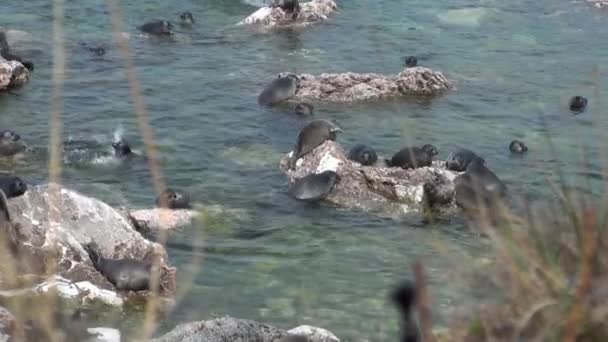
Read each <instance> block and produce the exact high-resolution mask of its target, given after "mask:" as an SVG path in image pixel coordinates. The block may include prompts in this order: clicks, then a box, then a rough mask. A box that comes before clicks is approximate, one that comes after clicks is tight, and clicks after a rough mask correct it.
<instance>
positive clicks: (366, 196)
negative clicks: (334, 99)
mask: <svg viewBox="0 0 608 342" xmlns="http://www.w3.org/2000/svg"><path fill="white" fill-rule="evenodd" d="M290 157H291V153H289V154H288V155H286V156H284V157H283V158H282V159H281V161H280V165H279V167H280V169H281V171H282V172H283V173H285V174H286V175H287V178H288V180H289V183H290V184H291V183H293V182H295V181H296V180H297V179H300V178H302V177H304V176H307V175H309V174H311V173H321V172H324V171H327V170H331V171H334V172H336V173H337V174H338V176H339V179H340V180H339V181H338V182H337V183H336V184H335V185H334V186H333V188H332V190H331V192H330V193H329V195H328V196H327V197H326V200H327V201H328V202H331V203H334V204H337V205H340V206H343V207H347V208H359V209H363V210H370V211H389V212H394V211H397V212H399V213H408V212H411V211H417V210H420V209H422V208H423V206H424V205H425V204H426V199H425V195H424V193H425V191H424V185H425V184H427V183H428V184H432V185H433V188H435V189H436V190H435V191H434V198H433V200H432V203H431V205H433V204H438V205H440V206H442V207H444V208H453V207H454V206H453V197H454V179H455V178H456V176H457V175H458V173H457V172H453V171H450V170H447V169H446V168H445V162H440V161H435V162H433V164H432V165H431V166H430V167H421V168H416V169H410V170H404V169H402V168H398V167H393V168H389V167H386V165H383V164H381V163H378V164H377V165H374V166H363V165H361V164H359V163H357V162H354V161H351V160H349V159H348V157H347V154H346V152H345V151H344V150H343V149H342V147H341V146H340V145H339V144H337V143H336V142H334V141H325V142H324V143H323V144H321V145H319V146H318V147H316V148H315V149H314V150H313V151H312V152H310V153H308V154H306V155H305V156H303V157H302V158H300V159H298V161H297V162H296V167H295V169H293V170H290V169H289V168H288V161H289V159H290Z"/></svg>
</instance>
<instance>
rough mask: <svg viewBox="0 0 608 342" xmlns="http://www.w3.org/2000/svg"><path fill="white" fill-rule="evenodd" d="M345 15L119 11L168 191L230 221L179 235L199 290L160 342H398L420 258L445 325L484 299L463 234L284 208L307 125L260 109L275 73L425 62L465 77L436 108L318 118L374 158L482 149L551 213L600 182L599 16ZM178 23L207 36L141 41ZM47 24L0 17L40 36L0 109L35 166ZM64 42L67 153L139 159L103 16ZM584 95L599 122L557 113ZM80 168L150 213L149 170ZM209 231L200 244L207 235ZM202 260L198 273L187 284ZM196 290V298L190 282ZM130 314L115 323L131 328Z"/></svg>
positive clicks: (10, 8) (35, 1)
mask: <svg viewBox="0 0 608 342" xmlns="http://www.w3.org/2000/svg"><path fill="white" fill-rule="evenodd" d="M339 6H340V11H339V12H337V13H336V14H335V15H333V16H332V18H331V20H330V21H328V22H326V23H324V24H321V25H317V26H314V27H309V28H306V29H304V30H298V31H283V32H274V33H261V32H258V31H256V30H253V29H251V28H246V27H235V26H234V23H236V22H238V21H239V20H241V19H242V18H244V17H245V16H247V15H248V14H250V13H252V12H253V11H254V10H255V9H256V8H255V7H252V6H250V5H247V4H246V3H239V2H238V1H230V2H228V1H218V0H207V1H194V0H183V1H179V2H176V1H159V0H152V1H129V2H128V3H127V2H125V3H124V4H123V12H124V17H125V20H126V23H125V27H126V28H127V29H126V31H127V32H128V33H129V34H130V38H129V44H130V47H131V48H132V50H133V52H134V55H135V62H136V65H137V67H136V72H137V75H138V78H139V80H140V82H141V84H142V88H143V94H144V97H145V102H146V104H147V108H148V111H149V115H150V121H151V125H152V126H153V127H154V130H155V135H156V138H157V144H158V147H159V150H160V152H161V159H162V168H163V172H164V176H165V179H166V181H167V183H168V184H170V185H171V186H173V187H176V188H181V189H185V190H187V191H188V192H189V193H190V194H191V196H192V197H193V198H194V199H195V200H196V201H198V202H200V203H203V204H205V205H219V206H221V207H223V208H224V209H226V211H227V214H225V216H224V217H220V218H218V217H216V218H214V219H213V220H212V221H213V222H206V225H203V226H202V227H201V225H196V226H195V227H191V228H188V229H184V230H182V231H180V232H179V233H177V234H175V235H174V236H172V238H171V240H170V242H169V244H168V250H169V254H170V257H171V261H172V263H173V264H174V265H177V266H178V268H179V269H180V271H179V276H180V278H183V279H184V280H183V281H182V283H181V285H182V288H186V287H185V286H183V285H185V284H186V283H187V284H191V286H192V288H191V289H190V290H189V291H188V292H187V293H186V294H185V297H184V298H183V300H182V301H180V304H179V305H178V307H177V308H176V310H175V311H174V312H173V313H172V314H171V315H170V316H169V317H168V318H167V321H166V322H165V325H164V328H169V327H171V326H172V325H173V324H174V323H176V322H184V321H188V320H199V319H206V318H209V317H213V316H217V315H232V316H236V317H241V318H248V319H255V320H261V321H265V322H268V323H272V324H275V325H278V326H280V327H285V328H288V327H293V326H296V325H299V324H312V325H318V326H322V327H326V328H328V329H330V330H332V331H333V332H334V333H335V334H336V335H338V336H340V337H341V338H343V339H344V340H351V341H382V340H395V336H396V333H397V317H396V313H395V311H394V309H393V308H392V307H391V306H390V304H389V303H387V301H386V293H387V291H388V289H389V288H390V287H391V286H392V285H393V284H395V283H396V282H397V281H399V280H401V279H404V278H407V277H408V276H409V265H410V264H411V262H412V261H414V260H415V258H418V257H420V258H423V259H424V262H425V265H426V267H427V269H428V273H429V282H430V285H431V291H432V295H433V302H434V308H435V309H434V315H435V317H436V319H437V321H438V322H439V323H444V322H445V321H446V320H447V318H448V316H449V314H450V313H451V312H453V310H454V309H456V308H460V307H462V306H463V305H469V304H472V303H476V302H478V301H480V300H481V299H483V298H484V295H487V296H489V295H490V294H486V293H484V291H483V289H480V288H477V287H476V285H475V284H473V283H472V282H471V281H470V280H469V279H468V277H467V276H466V274H467V273H466V272H465V271H466V270H470V269H471V265H472V264H471V263H470V262H469V261H466V259H462V258H460V255H461V254H463V253H468V254H473V255H476V256H484V255H486V250H485V249H486V248H485V245H486V243H485V242H484V241H483V240H480V239H479V238H478V237H476V236H475V235H474V234H472V233H470V232H469V231H468V229H467V228H466V227H464V224H463V220H462V219H461V218H458V217H454V218H452V219H449V220H447V221H446V222H442V223H441V224H440V225H439V226H433V227H429V226H424V225H422V224H420V218H419V217H417V216H411V217H404V218H402V219H399V220H394V219H385V218H379V217H376V216H371V215H368V214H365V213H362V212H358V211H348V210H339V209H338V210H337V209H335V208H332V207H328V206H309V205H303V204H301V203H297V202H294V201H292V200H290V199H289V198H288V197H287V196H286V178H285V177H284V176H283V175H282V174H281V173H280V172H279V171H278V167H277V164H278V160H279V158H280V157H281V156H282V154H283V153H286V152H288V151H289V150H290V148H291V147H292V146H293V143H294V141H295V136H296V134H297V132H298V130H299V129H300V128H301V127H302V126H303V125H305V124H306V119H303V118H299V117H296V116H294V115H293V114H291V113H289V112H285V111H284V110H280V109H274V110H273V109H263V108H260V107H259V106H258V105H257V104H256V96H257V94H258V93H259V92H260V91H261V89H262V88H263V86H264V85H265V83H266V82H268V81H269V80H270V79H272V78H273V77H274V75H275V74H277V73H279V72H283V71H292V72H297V73H302V72H306V73H313V74H314V73H322V72H345V71H354V72H378V73H397V72H399V71H400V69H401V63H402V57H403V56H405V55H417V56H418V59H419V63H420V64H421V65H425V66H429V67H431V68H433V69H437V70H440V71H442V72H444V74H445V75H446V76H447V77H448V78H450V79H452V80H454V81H455V82H456V84H457V90H456V91H453V92H451V93H449V94H447V95H445V96H442V97H439V98H435V99H432V100H429V99H415V98H412V99H399V100H394V101H387V102H375V103H369V104H351V105H317V106H316V116H317V117H323V118H329V119H332V120H335V121H337V122H338V123H339V124H340V126H341V127H342V128H343V129H344V131H345V133H344V134H342V135H341V136H340V137H339V141H340V142H341V143H343V144H345V145H346V146H350V145H352V144H355V143H367V144H370V145H372V146H373V147H374V148H376V149H377V150H378V151H380V152H383V153H387V154H388V153H392V152H394V151H396V150H397V149H399V148H400V147H401V146H403V145H406V144H414V143H416V144H421V143H433V144H435V145H436V146H437V147H438V148H439V150H440V156H442V157H445V156H447V155H448V154H449V152H450V151H453V150H454V149H456V148H457V147H467V148H470V149H473V150H475V151H477V152H478V153H479V154H481V155H483V156H484V157H485V159H486V160H487V161H488V164H489V165H490V167H491V168H492V169H493V170H495V172H496V173H497V174H498V175H499V177H501V178H502V179H503V180H504V181H505V182H506V183H507V184H508V185H509V187H510V188H511V189H512V191H515V192H523V193H530V194H532V195H533V196H535V197H537V198H544V197H545V196H549V193H550V192H549V191H548V189H547V180H546V179H547V178H548V179H551V180H555V179H557V178H556V176H555V172H556V171H557V170H562V171H563V172H564V174H565V175H566V176H567V178H568V179H572V180H578V179H581V178H582V179H587V180H591V182H592V183H593V184H592V185H595V184H599V182H600V181H601V173H599V165H600V163H599V161H597V160H598V152H599V151H600V150H601V149H602V148H605V146H604V144H603V142H605V141H606V138H605V136H604V135H603V132H604V131H605V130H606V128H607V127H606V126H607V125H606V120H605V113H606V111H605V110H604V111H602V107H601V101H605V99H606V95H607V90H606V89H608V87H607V85H608V83H607V81H606V77H605V72H606V70H605V69H602V67H604V65H605V62H606V61H607V60H608V48H607V46H608V45H606V41H605V37H606V36H607V34H608V25H606V21H608V12H606V11H599V10H597V9H595V8H593V7H590V6H587V5H586V4H584V3H573V2H571V1H566V0H563V1H558V0H541V1H535V2H530V1H523V0H513V1H507V2H505V1H491V0H486V1H471V0H461V1H445V0H444V1H433V2H429V1H413V0H405V1H393V0H380V1H364V0H353V1H345V2H340V3H339ZM184 10H189V11H191V12H192V13H194V15H195V18H196V20H197V24H196V25H195V26H194V27H193V28H192V30H181V29H180V32H179V33H178V34H177V35H176V37H175V39H173V40H172V41H157V40H154V39H149V38H147V37H143V36H141V35H139V34H138V33H137V31H136V30H135V27H136V26H137V25H140V24H142V23H143V22H145V21H147V20H150V19H155V18H163V19H169V20H173V21H174V22H177V16H178V15H179V13H180V12H181V11H184ZM51 13H52V7H51V5H50V2H49V1H44V0H29V1H2V2H0V25H1V26H2V27H4V28H10V29H14V30H22V31H25V32H28V33H29V34H30V37H29V38H27V39H25V40H22V41H21V42H18V43H16V44H15V49H16V50H18V51H22V52H23V54H24V55H25V56H27V57H28V58H29V59H31V60H33V61H34V63H35V64H36V70H35V72H34V74H33V77H32V80H31V82H30V83H29V84H28V85H27V86H26V87H25V88H24V89H23V90H22V91H19V95H18V96H12V95H4V96H1V97H0V127H3V128H12V129H14V130H16V131H17V132H18V133H20V134H21V136H22V137H23V139H24V140H25V141H26V142H27V143H29V145H30V146H33V147H37V148H38V149H39V151H43V150H44V149H45V146H46V145H47V143H48V118H49V108H50V96H51V91H52V84H51V67H52V58H53V56H52V41H51V33H52V27H51V23H52V15H51ZM65 32H66V37H65V38H66V42H67V53H68V59H67V66H68V67H67V73H66V84H65V111H64V113H63V117H62V118H63V121H64V138H65V139H68V137H71V138H72V139H77V140H78V139H82V140H93V141H96V142H98V143H100V144H101V145H100V146H101V147H99V151H98V152H100V153H101V154H103V153H102V152H104V153H107V152H109V150H108V149H109V142H110V141H111V139H112V135H113V133H114V132H116V130H117V129H122V130H124V132H125V133H124V134H125V135H126V137H127V138H128V139H129V140H130V141H131V142H132V144H133V145H134V147H135V148H136V149H139V150H143V143H142V140H141V138H140V135H139V134H138V130H137V125H136V121H135V117H134V114H133V110H132V102H131V100H130V92H129V88H128V84H127V81H126V77H125V73H124V68H123V65H124V64H123V62H122V60H121V58H120V54H119V52H118V51H117V49H116V48H115V47H114V46H113V45H112V40H111V39H112V37H111V26H110V19H109V17H108V12H107V9H106V7H105V2H103V1H92V0H83V1H78V2H68V3H67V4H66V22H65ZM80 42H87V43H90V44H101V45H105V46H106V48H107V50H108V53H107V54H106V55H105V56H103V57H97V56H94V55H92V54H91V53H90V52H89V51H87V50H85V49H83V48H82V47H81V46H80V45H79V43H80ZM604 68H605V67H604ZM595 85H599V87H595ZM577 94H581V95H585V96H587V97H588V98H589V102H590V105H589V108H588V110H587V112H585V113H584V114H582V115H579V116H572V115H571V114H569V113H568V112H567V111H566V110H565V109H566V107H567V102H568V99H569V98H570V97H571V96H572V95H577ZM547 136H550V137H551V139H552V141H553V142H554V143H555V148H556V151H557V152H556V153H553V152H552V151H551V148H550V146H549V144H548V140H547ZM514 138H518V139H521V140H523V141H525V142H526V143H527V145H528V146H529V148H530V152H529V153H528V154H527V155H526V156H524V157H523V158H512V157H510V156H509V153H508V144H509V142H510V141H511V140H512V139H514ZM104 146H108V147H104ZM581 154H585V155H587V156H588V157H589V159H591V164H592V166H591V168H590V169H588V168H586V167H583V166H581V164H580V155H581ZM71 157H72V158H66V163H65V164H64V172H63V177H64V182H65V183H66V184H68V185H69V186H71V187H73V188H76V189H80V190H82V191H84V192H85V193H87V194H91V195H95V196H98V197H99V198H102V199H104V200H106V201H108V202H109V203H111V204H114V205H127V204H129V205H130V206H137V207H145V206H150V205H151V204H152V203H153V200H154V194H153V190H152V186H151V181H150V175H149V172H148V171H147V168H146V165H145V164H143V163H134V164H130V165H124V164H116V163H108V162H104V161H103V158H102V159H101V161H100V159H99V158H97V156H94V157H86V156H85V157H84V158H82V160H81V159H80V158H78V156H77V155H76V157H75V156H74V155H71ZM74 157H75V158H74ZM99 161H100V162H99ZM45 162H46V158H44V153H39V154H37V155H36V156H35V158H26V160H24V161H21V162H18V163H16V164H11V165H7V166H6V167H5V168H4V169H10V170H11V171H14V172H16V173H18V174H19V175H22V176H23V178H24V179H26V180H27V181H29V182H30V183H38V182H44V181H45V179H46V178H47V172H46V171H42V170H46V164H45ZM594 188H595V189H598V190H600V189H599V187H597V186H594ZM203 234H204V240H199V239H197V238H196V237H201V238H202V237H203ZM195 256H203V257H204V260H203V263H202V265H200V266H197V267H194V268H193V267H190V266H189V265H190V263H191V261H192V260H193V258H194V257H195ZM193 275H194V281H193V282H192V281H187V280H186V279H187V278H190V277H193ZM128 317H130V316H129V315H128V314H127V313H125V314H123V315H122V317H113V318H112V322H113V324H115V325H116V326H119V327H120V326H125V325H128V324H127V323H123V321H125V318H128ZM127 321H128V320H127Z"/></svg>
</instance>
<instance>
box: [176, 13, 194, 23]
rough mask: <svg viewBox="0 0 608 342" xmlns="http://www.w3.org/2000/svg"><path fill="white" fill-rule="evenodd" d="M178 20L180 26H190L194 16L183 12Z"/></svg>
mask: <svg viewBox="0 0 608 342" xmlns="http://www.w3.org/2000/svg"><path fill="white" fill-rule="evenodd" d="M179 19H180V22H179V24H180V25H182V26H192V25H193V24H194V16H193V15H192V12H188V11H186V12H183V13H182V14H180V15H179Z"/></svg>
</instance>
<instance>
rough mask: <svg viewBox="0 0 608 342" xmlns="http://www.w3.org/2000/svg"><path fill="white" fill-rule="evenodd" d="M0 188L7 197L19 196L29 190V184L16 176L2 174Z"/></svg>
mask: <svg viewBox="0 0 608 342" xmlns="http://www.w3.org/2000/svg"><path fill="white" fill-rule="evenodd" d="M0 189H1V190H2V191H3V192H4V194H5V195H6V197H7V198H13V197H19V196H21V195H23V194H24V193H25V192H26V191H27V185H26V184H25V182H23V180H21V178H19V177H16V176H0Z"/></svg>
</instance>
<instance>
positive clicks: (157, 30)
mask: <svg viewBox="0 0 608 342" xmlns="http://www.w3.org/2000/svg"><path fill="white" fill-rule="evenodd" d="M138 29H139V30H140V31H142V32H144V33H147V34H151V35H155V36H168V35H171V34H173V25H172V24H171V23H170V22H168V21H166V20H154V21H151V22H148V23H145V24H143V25H141V26H140V27H138Z"/></svg>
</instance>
